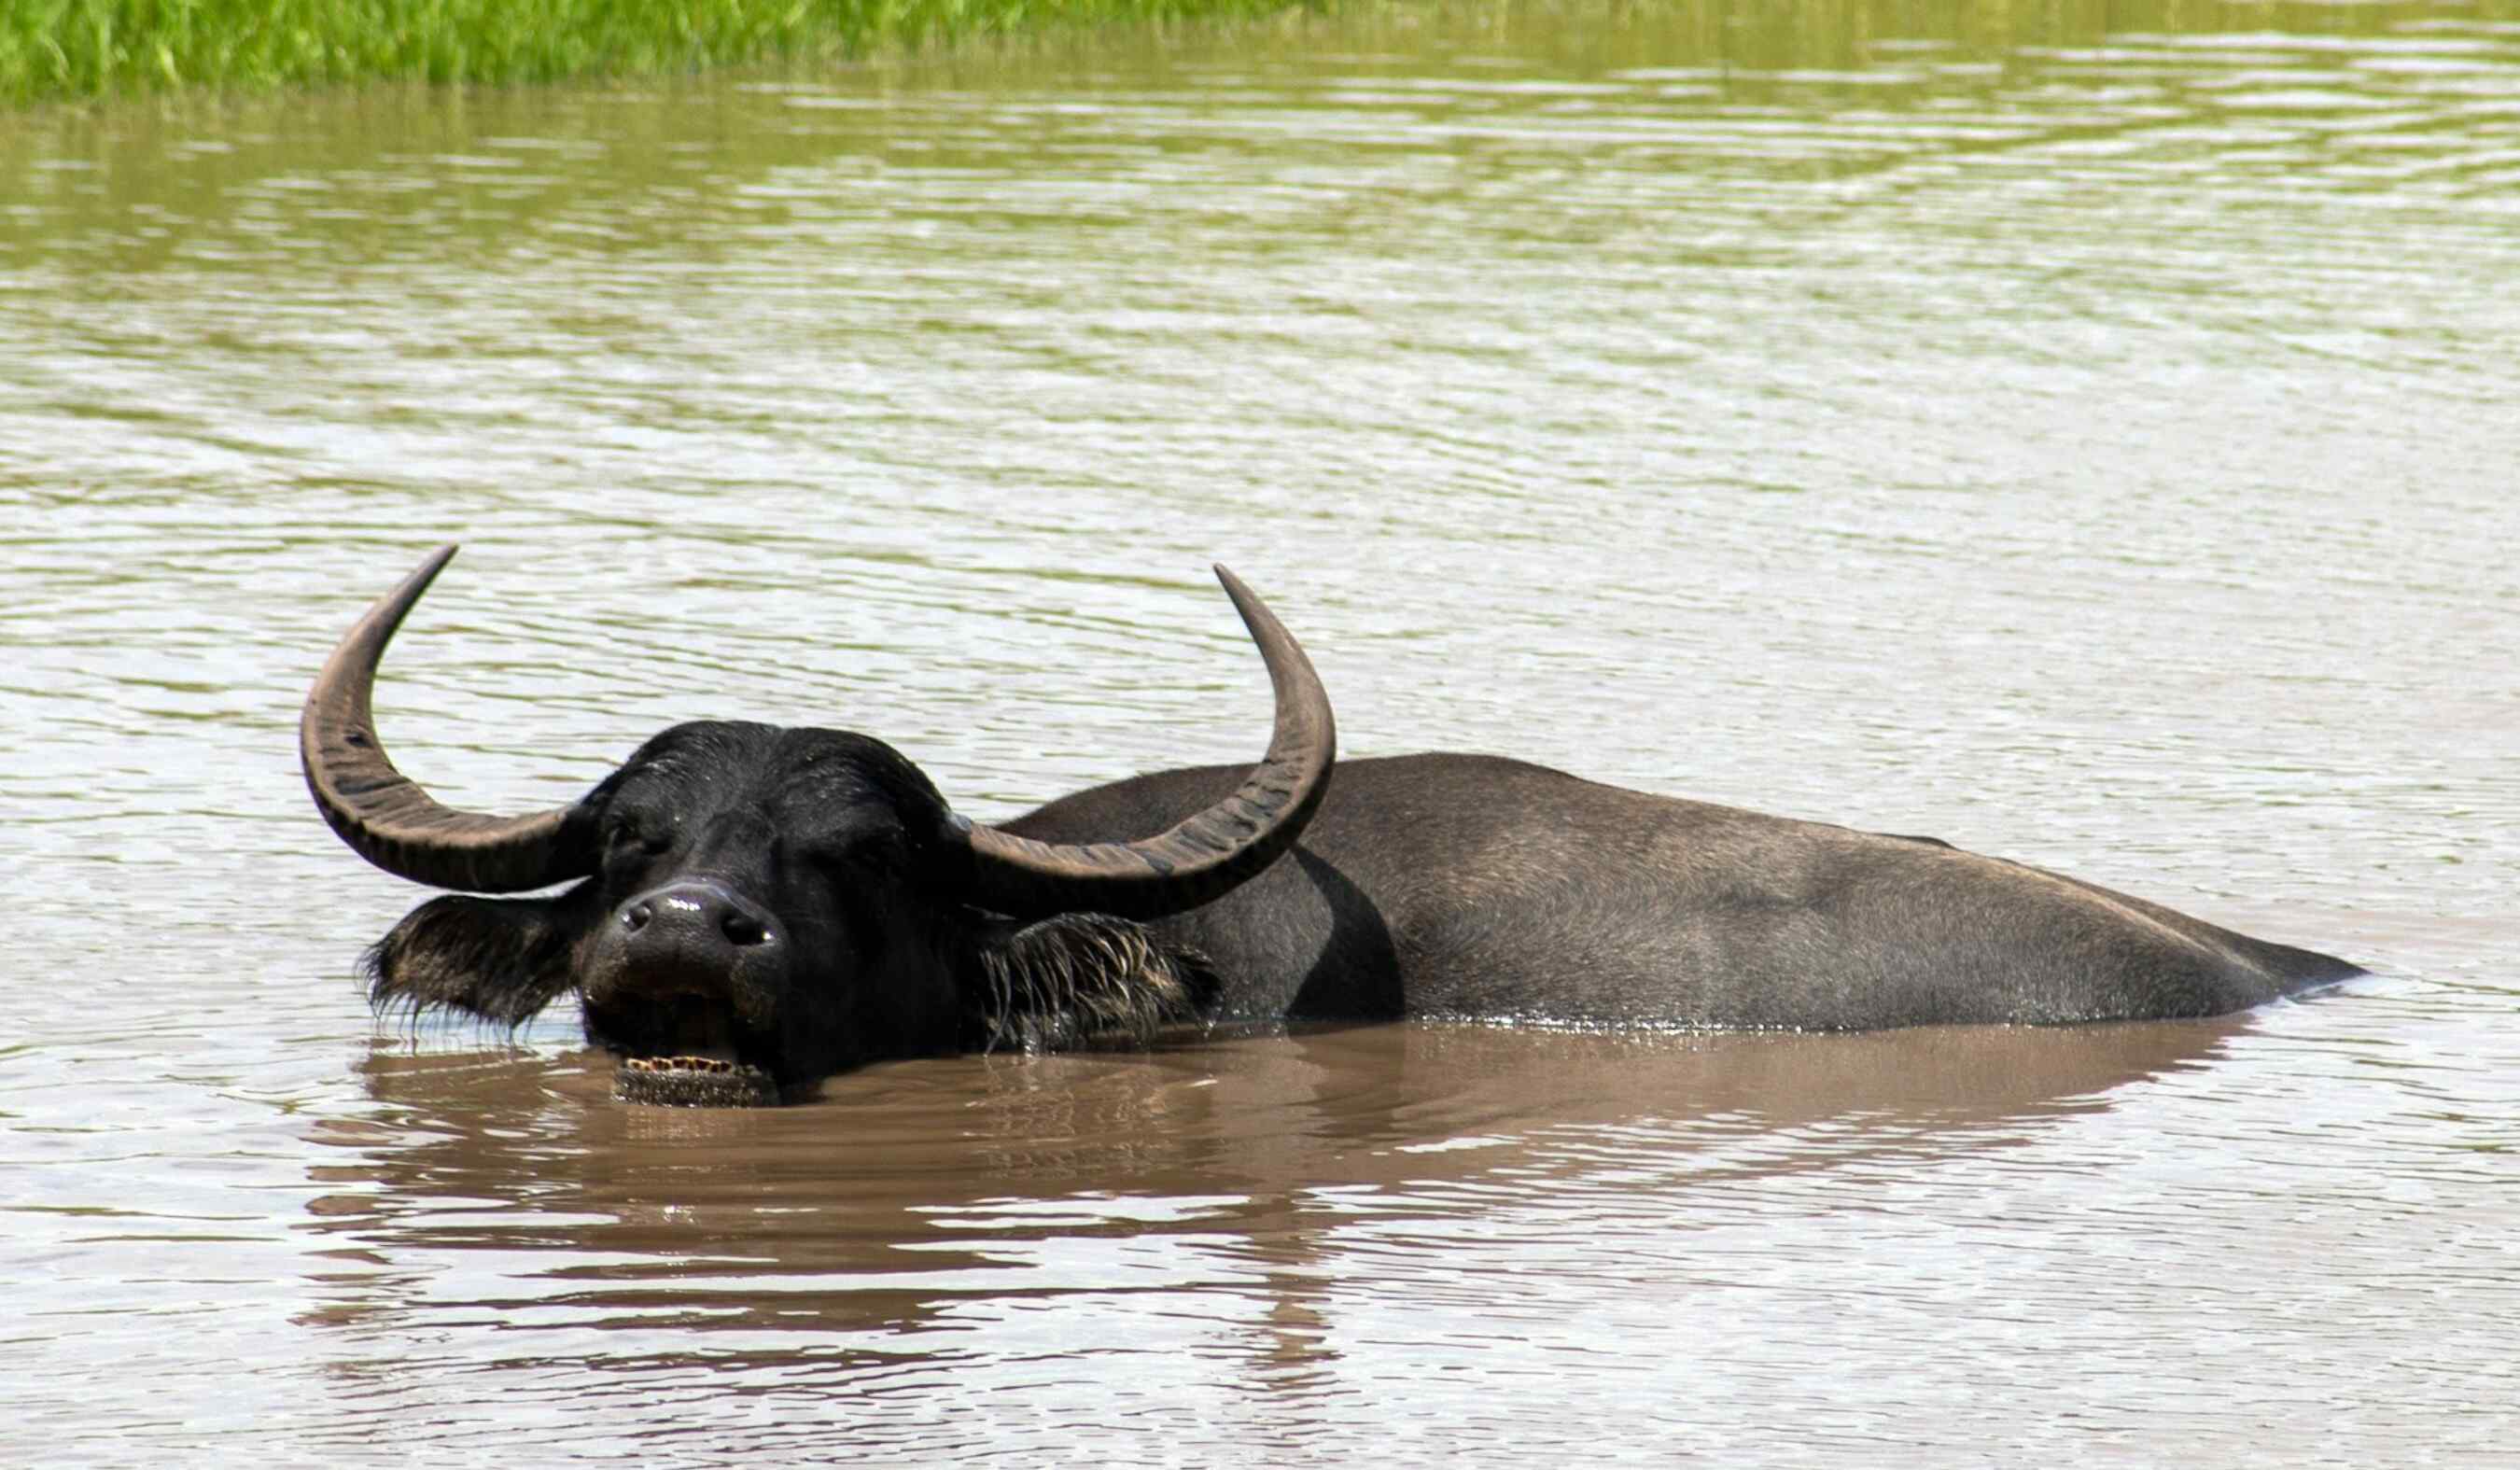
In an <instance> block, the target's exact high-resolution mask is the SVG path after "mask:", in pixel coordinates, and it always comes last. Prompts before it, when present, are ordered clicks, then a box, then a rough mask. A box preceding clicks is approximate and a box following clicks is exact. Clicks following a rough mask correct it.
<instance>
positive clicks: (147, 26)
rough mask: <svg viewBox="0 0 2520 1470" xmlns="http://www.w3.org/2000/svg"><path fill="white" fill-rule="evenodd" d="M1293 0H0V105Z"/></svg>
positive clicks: (641, 68) (582, 70)
mask: <svg viewBox="0 0 2520 1470" xmlns="http://www.w3.org/2000/svg"><path fill="white" fill-rule="evenodd" d="M1295 3H1298V0H0V104H22V103H26V102H32V101H39V100H43V99H49V98H81V97H102V96H112V95H116V94H128V93H134V92H151V91H157V92H167V91H180V90H191V89H214V90H216V89H233V90H263V89H269V88H273V87H287V86H326V85H334V84H338V83H344V82H359V81H425V82H434V83H462V82H479V83H510V82H540V81H556V80H559V79H562V78H563V77H585V76H606V75H627V74H634V73H651V74H652V73H656V72H665V71H681V70H690V69H693V68H697V67H709V66H719V65H725V64H729V63H738V62H752V61H764V60H769V59H772V58H781V57H786V58H815V57H840V56H857V55H863V54H865V53H866V52H868V51H871V50H875V49H878V48H886V47H900V46H916V45H920V44H922V43H926V42H933V41H945V40H954V39H959V38H962V37H966V36H971V35H978V34H986V33H990V32H1009V31H1020V30H1028V29H1038V28H1043V27H1048V26H1056V25H1062V24H1097V23H1103V22H1116V21H1150V20H1164V19H1182V18H1191V17H1206V16H1248V15H1259V14H1264V13H1267V12H1271V11H1278V10H1285V9H1289V8H1291V7H1292V6H1293V5H1294V4H1295Z"/></svg>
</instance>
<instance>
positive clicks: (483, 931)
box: [362, 884, 592, 1026]
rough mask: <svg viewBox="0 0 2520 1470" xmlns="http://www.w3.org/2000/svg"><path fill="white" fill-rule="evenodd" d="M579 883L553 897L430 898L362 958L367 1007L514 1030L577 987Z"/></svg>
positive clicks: (580, 926)
mask: <svg viewBox="0 0 2520 1470" xmlns="http://www.w3.org/2000/svg"><path fill="white" fill-rule="evenodd" d="M591 886H592V885H591V884H580V885H578V887H576V888H572V889H570V890H569V891H568V892H566V893H563V894H561V895H559V896H558V897H555V898H533V899H488V898H475V897H473V896H472V895H470V894H450V895H448V896H446V897H444V898H438V899H431V900H430V901H429V902H427V903H426V904H423V905H421V906H420V907H419V908H417V909H414V910H413V911H412V912H411V913H409V914H407V915H405V916H404V918H403V921H402V922H401V923H398V924H396V925H394V926H393V929H392V930H391V931H390V932H389V933H387V934H386V935H385V937H384V938H382V939H381V940H379V941H378V942H377V944H376V947H375V948H373V949H371V950H369V951H368V954H367V958H366V960H365V962H364V964H363V966H362V968H364V969H365V971H366V973H367V979H368V1001H369V1003H371V1004H373V1005H375V1006H376V1007H377V1009H379V1010H381V1011H382V1010H391V1009H405V1010H408V1011H410V1012H411V1013H412V1014H414V1015H419V1014H423V1013H426V1012H427V1011H431V1010H441V1009H443V1010H460V1011H464V1012H466V1013H467V1014H470V1015H475V1016H479V1017H480V1018H481V1019H483V1020H485V1021H496V1022H498V1023H499V1024H501V1025H503V1026H521V1025H523V1024H524V1023H525V1022H526V1021H528V1020H531V1019H532V1018H533V1016H534V1014H535V1013H536V1012H538V1011H540V1010H541V1009H542V1008H543V1007H544V1006H546V1005H549V1004H550V1003H551V1002H554V1001H557V1000H559V999H560V998H561V997H562V995H564V994H566V993H567V992H568V991H569V990H570V989H572V988H573V987H574V986H575V985H576V983H577V979H576V971H575V966H574V963H573V958H574V957H573V953H572V952H573V951H574V950H575V948H576V943H577V937H578V935H579V934H580V933H581V932H582V931H583V930H584V927H585V926H584V924H583V923H582V922H580V921H579V919H580V914H579V912H578V911H579V910H581V909H583V908H585V907H586V905H585V904H584V902H583V901H582V900H580V898H579V895H580V894H582V893H584V892H585V891H586V889H588V888H589V887H591Z"/></svg>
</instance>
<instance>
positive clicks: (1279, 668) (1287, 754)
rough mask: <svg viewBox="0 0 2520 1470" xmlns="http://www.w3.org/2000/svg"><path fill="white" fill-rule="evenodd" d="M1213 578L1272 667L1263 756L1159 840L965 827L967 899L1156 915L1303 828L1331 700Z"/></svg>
mask: <svg viewBox="0 0 2520 1470" xmlns="http://www.w3.org/2000/svg"><path fill="white" fill-rule="evenodd" d="M1216 580H1218V581H1219V582H1222V583H1224V584H1225V595H1226V596H1227V597H1230V598H1232V599H1233V600H1234V607H1235V610H1236V611H1238V612H1239V613H1241V614H1242V625H1243V626H1244V627H1245V628H1248V629H1249V630H1251V641H1252V642H1253V643H1255V644H1257V645H1259V646H1260V657H1261V658H1262V660H1263V661H1265V662H1266V663H1267V664H1268V666H1269V683H1270V686H1271V688H1272V689H1273V690H1275V693H1276V698H1277V705H1278V716H1277V725H1276V728H1275V730H1274V732H1273V733H1272V734H1271V735H1270V738H1269V753H1268V754H1267V755H1265V756H1263V757H1262V758H1261V761H1260V764H1259V765H1257V766H1254V767H1253V768H1252V769H1251V774H1250V776H1248V777H1247V778H1245V779H1244V780H1243V782H1242V784H1241V785H1240V786H1238V787H1237V788H1236V789H1235V792H1234V794H1233V795H1231V796H1228V797H1227V798H1225V799H1224V800H1223V801H1220V802H1218V803H1217V804H1216V805H1214V806H1212V807H1209V808H1208V809H1207V810H1205V811H1203V812H1200V813H1197V814H1196V815H1194V816H1192V817H1190V818H1188V819H1186V820H1185V821H1183V822H1182V823H1181V824H1179V825H1176V826H1174V827H1173V828H1171V829H1170V830H1168V831H1165V832H1163V833H1161V834H1159V835H1157V836H1153V837H1148V838H1145V839H1143V840H1140V841H1136V842H1098V843H1091V844H1086V845H1081V846H1062V845H1057V844H1053V843H1047V842H1035V841H1032V840H1031V839H1029V838H1025V837H1018V836H1014V835H1013V834H1012V833H1008V832H1002V831H999V830H998V829H997V828H995V827H989V826H977V825H975V826H973V827H972V828H971V830H970V834H969V835H970V844H971V856H972V860H973V861H972V882H973V889H974V892H973V898H974V899H975V900H976V901H977V902H978V903H980V904H981V905H983V906H984V907H986V908H989V909H993V910H996V911H997V912H999V913H1007V914H1011V915H1014V916H1016V917H1041V916H1046V915H1048V914H1052V913H1108V914H1112V915H1114V916H1116V917H1120V918H1161V917H1163V916H1164V915H1165V914H1168V913H1182V912H1184V911H1186V910H1190V909H1195V908H1197V907H1198V906H1199V905H1201V904H1204V903H1206V902H1208V901H1209V900H1211V899H1214V898H1216V897H1218V896H1219V895H1221V894H1223V893H1225V892H1226V891H1227V890H1228V889H1231V888H1233V887H1234V886H1236V885H1237V884H1238V883H1241V882H1242V881H1244V880H1245V879H1247V878H1250V877H1251V876H1253V875H1254V874H1256V873H1258V872H1259V871H1260V870H1261V869H1264V868H1267V867H1268V866H1269V865H1270V864H1272V863H1274V862H1276V861H1278V858H1279V856H1280V855H1281V854H1283V852H1285V850H1286V849H1287V848H1289V847H1292V846H1293V845H1294V844H1295V839H1296V838H1297V837H1299V836H1301V835H1302V834H1303V830H1304V824H1306V823H1308V822H1310V821H1311V820H1312V817H1313V812H1314V811H1315V809H1317V808H1318V807H1320V805H1321V802H1322V796H1323V793H1325V792H1327V791H1328V789H1329V779H1330V766H1331V763H1332V761H1333V760H1334V759H1335V758H1336V756H1337V753H1338V732H1337V727H1336V726H1335V725H1334V724H1333V722H1332V721H1331V719H1330V701H1329V696H1328V694H1326V693H1324V692H1323V691H1322V682H1321V679H1320V677H1319V676H1318V675H1316V674H1315V673H1314V672H1313V662H1312V660H1311V659H1309V658H1306V657H1305V656H1304V650H1303V648H1302V647H1301V646H1298V645H1297V644H1296V642H1295V640H1294V638H1293V637H1292V636H1291V635H1290V634H1288V633H1287V632H1286V630H1285V628H1284V627H1283V625H1281V624H1280V623H1279V621H1278V619H1277V617H1276V616H1275V615H1274V614H1272V613H1271V612H1270V611H1269V608H1268V605H1267V604H1266V603H1264V602H1262V601H1260V599H1259V598H1258V597H1256V596H1254V595H1253V593H1252V591H1251V589H1250V588H1248V587H1245V586H1243V585H1242V582H1241V579H1240V578H1238V577H1237V576H1235V575H1234V573H1232V572H1230V571H1227V570H1226V569H1225V568H1224V567H1222V566H1219V567H1217V568H1216Z"/></svg>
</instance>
